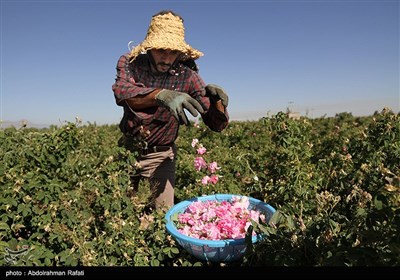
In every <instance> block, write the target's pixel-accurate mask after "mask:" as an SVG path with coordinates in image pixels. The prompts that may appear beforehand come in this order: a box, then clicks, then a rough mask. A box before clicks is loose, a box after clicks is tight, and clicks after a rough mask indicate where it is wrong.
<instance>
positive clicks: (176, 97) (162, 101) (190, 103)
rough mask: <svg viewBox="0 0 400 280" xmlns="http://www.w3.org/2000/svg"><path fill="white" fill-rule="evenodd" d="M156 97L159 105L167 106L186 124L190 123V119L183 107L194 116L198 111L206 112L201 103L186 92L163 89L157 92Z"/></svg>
mask: <svg viewBox="0 0 400 280" xmlns="http://www.w3.org/2000/svg"><path fill="white" fill-rule="evenodd" d="M155 98H156V103H157V104H158V105H159V106H163V107H167V108H168V109H169V110H170V111H171V113H172V114H173V115H174V116H175V118H176V119H177V120H179V121H182V122H183V123H184V124H186V125H188V124H189V121H188V118H187V117H186V115H185V112H184V111H183V109H187V110H188V111H189V112H190V113H191V114H192V115H193V117H197V115H198V114H197V111H199V112H200V114H202V113H204V110H203V108H202V107H201V105H200V103H199V102H197V100H196V99H194V98H192V97H191V96H190V95H189V94H187V93H184V92H179V91H174V90H168V89H163V90H161V91H160V92H159V93H157V94H156V96H155ZM196 110H197V111H196Z"/></svg>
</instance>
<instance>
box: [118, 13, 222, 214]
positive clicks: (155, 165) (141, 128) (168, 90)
mask: <svg viewBox="0 0 400 280" xmlns="http://www.w3.org/2000/svg"><path fill="white" fill-rule="evenodd" d="M202 55H203V54H202V53H201V52H200V51H198V50H196V49H194V48H192V47H191V46H190V45H188V44H187V43H186V42H185V39H184V26H183V19H182V18H181V17H180V16H179V15H177V14H176V13H174V12H173V11H166V10H165V11H161V12H159V13H157V14H155V15H154V16H153V17H152V19H151V23H150V26H149V29H148V31H147V35H146V38H145V39H144V41H143V42H142V43H141V44H139V45H137V46H136V47H134V48H133V49H132V50H131V51H130V52H128V53H126V54H124V55H122V56H121V57H120V58H119V60H118V63H117V76H116V79H115V83H114V84H113V86H112V90H113V92H114V96H115V100H116V103H117V105H119V106H122V107H123V110H124V115H123V118H122V120H121V122H120V129H121V131H122V133H123V136H122V138H121V139H120V145H123V146H125V147H126V148H127V149H131V150H135V151H138V152H139V154H140V158H139V159H138V165H139V166H140V169H139V170H138V173H137V174H135V175H134V176H132V178H131V179H132V184H133V186H132V187H133V189H134V190H137V188H138V184H139V180H140V179H141V178H148V179H149V180H150V186H151V188H152V192H153V193H154V203H155V205H154V206H155V207H156V208H157V209H159V208H163V207H167V208H169V207H171V206H173V205H174V185H175V157H176V152H177V151H176V146H175V144H174V142H175V140H176V138H177V136H178V130H179V125H181V124H186V125H188V124H189V123H190V122H189V120H188V119H187V116H186V115H185V111H184V109H186V110H188V111H189V112H190V113H191V114H192V115H193V116H194V117H196V116H198V113H200V114H201V117H202V119H203V121H204V123H205V124H206V125H207V126H208V127H209V128H210V129H211V130H213V131H217V132H220V131H222V130H223V129H224V128H225V127H226V126H227V125H228V122H229V116H228V112H227V109H226V108H227V106H228V95H227V94H226V92H225V91H224V90H223V89H222V88H221V87H219V86H216V85H212V84H211V85H207V86H206V85H205V83H204V82H203V80H202V78H201V77H200V76H199V74H198V69H197V65H196V63H195V62H194V61H195V60H196V59H198V58H199V57H200V56H202ZM188 141H189V140H188Z"/></svg>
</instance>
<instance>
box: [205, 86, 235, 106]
mask: <svg viewBox="0 0 400 280" xmlns="http://www.w3.org/2000/svg"><path fill="white" fill-rule="evenodd" d="M206 96H208V97H209V98H210V100H211V101H212V102H214V103H216V102H217V101H218V100H221V101H222V105H224V107H225V108H226V107H228V103H229V98H228V95H227V94H226V92H225V90H224V89H223V88H222V87H220V86H217V85H214V84H209V85H207V86H206Z"/></svg>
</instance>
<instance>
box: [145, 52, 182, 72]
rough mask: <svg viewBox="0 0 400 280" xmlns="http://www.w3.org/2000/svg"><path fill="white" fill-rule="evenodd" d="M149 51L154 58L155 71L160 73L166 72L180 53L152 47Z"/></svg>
mask: <svg viewBox="0 0 400 280" xmlns="http://www.w3.org/2000/svg"><path fill="white" fill-rule="evenodd" d="M150 52H151V54H152V56H153V58H154V62H155V64H156V68H157V71H158V72H162V73H165V72H167V71H168V70H169V68H170V67H171V66H172V64H174V62H175V60H176V59H177V58H178V57H179V56H180V54H181V52H179V51H175V50H168V49H152V50H150Z"/></svg>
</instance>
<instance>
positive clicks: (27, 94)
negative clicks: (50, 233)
mask: <svg viewBox="0 0 400 280" xmlns="http://www.w3.org/2000/svg"><path fill="white" fill-rule="evenodd" d="M0 1H1V3H0V10H1V11H0V18H1V20H0V21H1V27H0V28H1V35H0V36H1V37H0V39H1V40H0V41H1V43H0V44H1V46H0V51H1V53H0V58H1V60H0V66H1V68H0V76H1V77H0V81H1V85H0V91H1V92H0V120H1V121H2V122H5V121H20V120H28V121H29V122H31V123H35V124H47V125H49V124H55V125H59V124H61V123H63V122H69V121H71V122H74V121H75V119H76V118H77V117H78V118H79V119H81V120H82V122H84V123H86V122H89V123H96V124H99V125H102V124H115V123H119V121H120V119H121V117H122V108H121V107H119V106H117V105H116V103H115V99H114V94H113V92H112V89H111V87H112V84H113V83H114V81H115V74H116V64H117V60H118V58H119V57H120V56H121V55H122V54H124V53H126V52H128V50H129V49H128V43H129V42H130V41H133V45H137V44H139V43H141V42H142V41H143V40H144V38H145V36H146V33H147V29H148V27H149V24H150V20H151V16H152V15H154V14H156V13H157V12H159V11H161V10H164V9H171V10H174V11H175V12H177V13H178V14H180V15H181V16H182V17H183V18H184V25H185V40H186V42H187V43H188V44H189V45H191V46H192V47H194V48H196V49H198V50H200V51H201V52H203V53H204V56H202V57H200V58H199V59H198V60H197V61H196V62H197V64H198V66H199V68H200V72H199V73H200V75H201V77H202V78H203V80H204V82H205V83H206V84H211V83H212V84H217V85H220V86H222V87H223V88H224V89H225V90H226V92H227V93H228V95H229V101H230V102H229V107H228V110H229V114H230V118H231V120H257V119H259V118H262V117H265V116H269V115H273V114H276V113H278V112H280V111H284V112H286V111H287V109H289V110H291V111H295V112H299V113H300V114H301V115H304V116H308V117H310V118H314V117H321V116H326V117H330V116H335V115H336V114H338V113H342V112H347V113H351V114H353V116H367V115H372V114H373V113H374V112H376V111H381V110H382V109H383V108H384V107H389V108H390V109H392V110H393V111H395V112H399V110H400V101H399V100H400V86H399V80H400V75H399V64H400V57H399V53H400V48H399V37H400V32H399V26H400V24H399V12H400V5H399V4H400V2H399V1H398V0H396V1H385V0H376V1H369V0H358V1H352V0H349V1H341V0H330V1H328V0H314V1H310V0H309V1H302V0H297V1H296V0H292V1H285V0H281V1H267V0H265V1H262V0H260V1H251V0H249V1H233V0H232V1H223V0H213V1H206V0H203V1H188V0H180V1H167V0H164V1H151V0H147V1H133V0H115V1H105V0H47V1H46V0H41V1H39V0H38V1H35V0H32V1H29V0H25V1H22V0H21V1H20V0H0ZM187 114H188V115H190V113H187Z"/></svg>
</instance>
